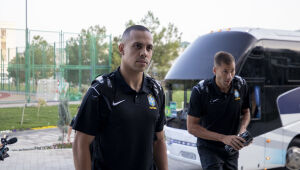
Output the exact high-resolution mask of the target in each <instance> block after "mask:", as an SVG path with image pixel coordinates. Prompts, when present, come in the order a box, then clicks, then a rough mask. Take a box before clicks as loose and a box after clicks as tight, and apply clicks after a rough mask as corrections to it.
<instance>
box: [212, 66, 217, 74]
mask: <svg viewBox="0 0 300 170" xmlns="http://www.w3.org/2000/svg"><path fill="white" fill-rule="evenodd" d="M216 69H217V68H216V66H214V67H213V73H214V75H216Z"/></svg>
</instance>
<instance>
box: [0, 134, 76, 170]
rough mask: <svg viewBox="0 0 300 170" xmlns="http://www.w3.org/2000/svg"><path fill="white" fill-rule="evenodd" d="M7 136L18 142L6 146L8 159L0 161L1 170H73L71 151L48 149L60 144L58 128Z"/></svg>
mask: <svg viewBox="0 0 300 170" xmlns="http://www.w3.org/2000/svg"><path fill="white" fill-rule="evenodd" d="M2 135H3V134H1V137H2ZM8 135H9V136H10V137H17V138H18V142H17V143H15V144H12V145H8V147H9V151H8V153H9V155H10V157H8V158H5V160H4V161H0V169H1V170H2V169H3V170H4V169H5V170H47V169H49V170H50V169H51V170H72V169H74V164H73V155H72V150H71V149H49V148H50V146H53V144H58V143H60V142H59V141H58V139H59V138H60V137H61V135H62V133H61V132H60V130H59V129H58V128H50V129H43V130H26V131H18V132H11V133H9V134H8ZM73 135H74V134H73V133H72V135H71V140H73Z"/></svg>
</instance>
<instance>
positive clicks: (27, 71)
mask: <svg viewBox="0 0 300 170" xmlns="http://www.w3.org/2000/svg"><path fill="white" fill-rule="evenodd" d="M25 13H26V14H25V17H26V24H25V25H26V29H25V32H26V33H25V41H26V42H25V100H26V103H29V102H30V81H29V80H30V56H29V50H28V48H29V43H28V27H27V0H26V10H25Z"/></svg>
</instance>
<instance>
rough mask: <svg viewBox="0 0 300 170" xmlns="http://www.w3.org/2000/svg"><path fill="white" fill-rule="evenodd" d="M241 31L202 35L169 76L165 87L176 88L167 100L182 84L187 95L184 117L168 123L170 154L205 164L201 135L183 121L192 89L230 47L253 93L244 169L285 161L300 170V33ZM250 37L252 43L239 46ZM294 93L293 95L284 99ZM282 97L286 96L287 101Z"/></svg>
mask: <svg viewBox="0 0 300 170" xmlns="http://www.w3.org/2000/svg"><path fill="white" fill-rule="evenodd" d="M232 30H234V29H232ZM232 30H231V31H232ZM237 30H238V31H232V33H230V32H231V31H226V32H224V33H219V32H218V33H212V34H208V35H204V36H201V37H199V39H197V40H196V41H195V42H194V43H192V44H191V45H190V46H189V47H188V48H187V49H186V50H185V51H184V53H183V54H182V55H181V56H179V58H178V59H177V60H176V62H175V63H174V64H173V65H172V67H171V69H170V70H169V72H168V74H167V75H166V77H165V80H166V82H167V83H166V87H167V88H170V89H171V90H169V91H168V89H167V90H166V92H167V95H166V99H167V101H166V103H167V104H168V102H170V101H173V100H172V93H173V92H174V91H176V88H178V87H183V89H181V90H184V96H185V97H184V104H183V105H184V108H182V111H181V113H180V115H177V117H171V118H169V119H168V122H167V125H166V126H165V134H166V141H167V150H168V156H169V157H172V158H174V159H178V160H181V161H184V162H189V163H193V164H197V165H200V158H199V154H198V151H197V147H196V144H197V139H196V137H194V136H193V135H191V134H189V133H188V132H187V130H186V125H185V124H184V121H185V119H184V117H185V118H186V114H187V108H188V99H187V98H188V97H189V96H188V95H187V94H188V93H187V92H190V91H191V88H192V87H193V86H194V85H196V83H197V82H199V81H200V80H202V79H207V78H211V77H212V76H213V74H212V66H213V56H214V54H215V53H216V52H218V51H228V52H230V53H232V54H233V55H234V57H235V59H236V74H238V75H240V76H241V77H243V78H245V79H246V81H247V83H248V85H249V90H250V92H249V94H251V95H250V102H251V108H250V110H251V122H250V125H249V127H248V130H249V129H250V130H249V131H250V132H251V133H252V134H253V136H254V140H253V143H252V144H251V145H249V146H247V147H244V148H243V149H242V150H240V152H239V153H240V155H239V165H238V167H239V169H264V168H267V169H269V168H275V167H284V166H286V165H287V167H288V168H290V169H300V88H299V86H300V32H293V31H280V30H264V29H237ZM244 35H246V36H245V37H244ZM247 36H248V37H247ZM237 37H238V38H237ZM241 37H242V38H241ZM249 37H250V38H249ZM239 38H240V39H241V40H240V39H239ZM220 41H224V43H222V42H220ZM230 41H233V42H230ZM246 41H248V42H249V43H248V44H247V43H245V45H244V46H243V45H240V46H239V44H242V43H243V42H246ZM225 43H226V44H225ZM224 44H225V45H224ZM239 50H240V51H239ZM291 94H293V95H292V97H290V98H288V99H286V98H285V96H290V95H291ZM168 96H171V97H168ZM280 98H282V99H284V98H285V99H284V100H283V102H282V101H280ZM277 103H278V108H277ZM281 107H282V108H284V109H281ZM178 113H179V112H178ZM292 148H295V149H292ZM297 166H298V167H297Z"/></svg>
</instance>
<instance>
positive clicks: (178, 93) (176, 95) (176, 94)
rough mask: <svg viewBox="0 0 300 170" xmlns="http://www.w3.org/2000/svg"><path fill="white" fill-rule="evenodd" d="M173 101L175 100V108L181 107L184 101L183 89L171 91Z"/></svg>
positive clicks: (188, 93) (189, 94)
mask: <svg viewBox="0 0 300 170" xmlns="http://www.w3.org/2000/svg"><path fill="white" fill-rule="evenodd" d="M190 96H191V91H188V92H187V102H188V103H189V102H190ZM172 98H173V101H174V102H176V107H177V109H182V102H183V101H184V91H183V90H174V91H173V96H172Z"/></svg>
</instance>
